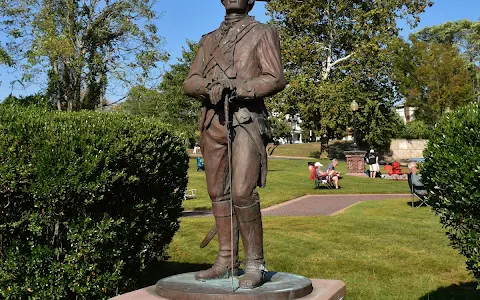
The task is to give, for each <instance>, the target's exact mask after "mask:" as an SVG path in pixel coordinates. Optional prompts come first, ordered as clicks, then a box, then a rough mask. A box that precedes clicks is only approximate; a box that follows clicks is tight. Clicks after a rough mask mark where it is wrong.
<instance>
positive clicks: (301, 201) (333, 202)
mask: <svg viewBox="0 0 480 300" xmlns="http://www.w3.org/2000/svg"><path fill="white" fill-rule="evenodd" d="M409 197H410V194H346V195H306V196H303V197H300V198H297V199H293V200H290V201H287V202H284V203H281V204H278V205H274V206H270V207H267V208H265V209H263V210H262V215H264V216H331V215H335V214H337V213H340V212H343V211H344V210H346V209H347V208H349V207H350V206H352V205H354V204H355V203H358V202H361V201H367V200H368V201H369V200H389V199H401V198H409Z"/></svg>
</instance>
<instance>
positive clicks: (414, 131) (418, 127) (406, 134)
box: [399, 120, 432, 140]
mask: <svg viewBox="0 0 480 300" xmlns="http://www.w3.org/2000/svg"><path fill="white" fill-rule="evenodd" d="M431 132H432V128H430V126H428V125H427V124H425V122H423V121H421V120H414V121H412V122H408V123H407V124H406V125H405V127H404V128H403V131H402V132H401V133H400V135H399V137H400V138H402V139H408V140H412V139H426V140H428V139H429V138H430V134H431Z"/></svg>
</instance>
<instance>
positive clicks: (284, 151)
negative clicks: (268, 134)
mask: <svg viewBox="0 0 480 300" xmlns="http://www.w3.org/2000/svg"><path fill="white" fill-rule="evenodd" d="M318 151H320V143H304V144H286V145H273V144H268V146H267V154H268V155H278V156H294V157H310V154H311V153H312V152H318Z"/></svg>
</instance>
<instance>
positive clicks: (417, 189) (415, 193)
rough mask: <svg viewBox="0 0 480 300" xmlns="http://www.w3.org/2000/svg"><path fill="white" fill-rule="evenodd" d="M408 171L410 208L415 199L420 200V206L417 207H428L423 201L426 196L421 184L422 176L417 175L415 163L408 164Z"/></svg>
mask: <svg viewBox="0 0 480 300" xmlns="http://www.w3.org/2000/svg"><path fill="white" fill-rule="evenodd" d="M408 169H409V170H410V173H409V174H408V185H409V187H410V193H411V194H412V207H413V202H414V200H415V197H416V198H418V199H419V200H420V204H419V205H418V206H417V207H420V206H422V205H428V204H427V203H426V202H425V201H426V199H425V197H426V196H427V190H425V186H424V185H423V183H422V176H421V174H419V173H418V168H417V163H416V162H414V161H412V162H409V163H408Z"/></svg>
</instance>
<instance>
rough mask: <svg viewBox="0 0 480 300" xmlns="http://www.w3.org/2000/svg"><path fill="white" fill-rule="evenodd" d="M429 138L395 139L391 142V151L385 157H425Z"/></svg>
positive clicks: (393, 158) (399, 158) (401, 158)
mask: <svg viewBox="0 0 480 300" xmlns="http://www.w3.org/2000/svg"><path fill="white" fill-rule="evenodd" d="M427 142H428V140H406V139H395V140H392V143H391V144H390V153H387V154H386V155H385V158H390V159H392V160H407V159H410V158H420V157H423V150H424V149H425V147H426V146H427Z"/></svg>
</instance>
